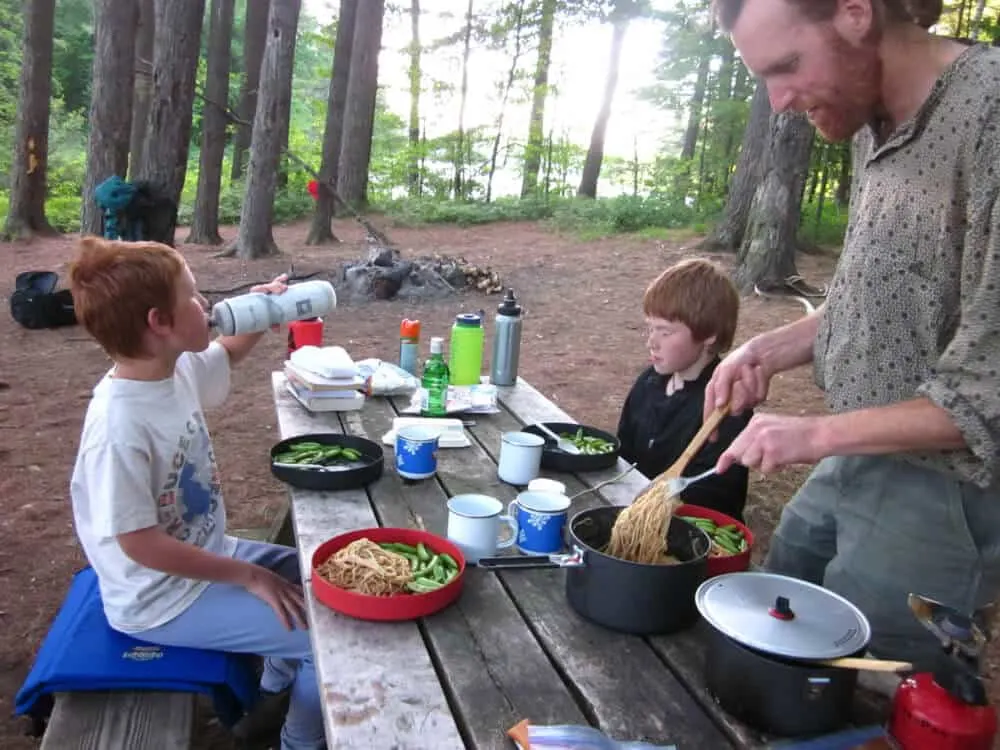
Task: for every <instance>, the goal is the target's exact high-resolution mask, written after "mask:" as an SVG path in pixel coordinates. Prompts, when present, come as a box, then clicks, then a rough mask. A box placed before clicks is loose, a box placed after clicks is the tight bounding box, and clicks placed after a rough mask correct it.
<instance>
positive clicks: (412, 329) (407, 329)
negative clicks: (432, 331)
mask: <svg viewBox="0 0 1000 750" xmlns="http://www.w3.org/2000/svg"><path fill="white" fill-rule="evenodd" d="M399 335H400V336H403V337H404V338H408V339H415V338H419V337H420V321H419V320H410V319H409V318H404V319H403V322H402V323H400V324H399Z"/></svg>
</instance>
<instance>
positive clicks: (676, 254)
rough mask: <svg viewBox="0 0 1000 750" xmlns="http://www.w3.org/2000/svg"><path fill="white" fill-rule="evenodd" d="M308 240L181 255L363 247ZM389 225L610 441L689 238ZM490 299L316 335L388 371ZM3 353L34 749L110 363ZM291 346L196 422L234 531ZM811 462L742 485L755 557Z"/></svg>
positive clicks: (350, 253)
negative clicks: (648, 298) (414, 325)
mask: <svg viewBox="0 0 1000 750" xmlns="http://www.w3.org/2000/svg"><path fill="white" fill-rule="evenodd" d="M307 230H308V224H307V223H296V224H292V225H287V226H279V227H276V228H275V238H276V240H277V243H278V246H279V247H280V248H281V250H282V252H283V254H282V255H281V256H278V257H274V258H268V259H262V260H257V261H252V262H249V263H241V262H240V261H238V260H227V259H220V258H216V257H215V254H216V253H217V252H218V249H217V248H213V247H204V246H194V245H187V244H179V247H180V249H181V250H182V252H183V253H184V255H185V256H186V257H187V259H188V262H189V263H190V265H191V268H192V270H193V271H194V273H195V276H196V278H197V279H198V283H199V288H201V289H203V290H221V289H228V288H231V287H234V286H238V285H241V284H245V283H248V282H251V281H253V282H262V281H266V280H269V279H271V278H272V277H274V276H275V275H276V274H278V273H280V272H282V271H285V270H287V269H288V267H289V264H292V263H294V268H295V272H296V273H299V274H302V273H310V272H313V271H328V272H331V273H336V272H337V271H338V270H339V269H340V268H341V266H342V265H343V264H344V263H345V262H347V261H354V260H358V259H359V258H364V257H365V256H366V254H367V248H366V246H365V244H364V239H363V230H362V229H361V228H360V227H359V226H358V225H357V224H355V223H354V222H351V221H338V222H335V227H334V231H335V232H336V234H337V236H338V237H340V238H341V240H342V242H341V243H340V244H337V245H331V246H326V247H322V248H316V247H307V246H305V244H304V242H305V237H306V234H307ZM385 231H386V232H387V234H388V236H389V237H390V239H391V240H392V242H393V244H394V246H396V247H397V248H399V249H400V250H401V251H402V254H403V257H404V258H405V257H412V256H416V255H424V254H443V255H449V256H461V257H463V258H465V259H466V260H467V261H469V262H470V263H474V264H477V265H480V266H489V267H491V268H493V269H495V270H497V271H499V272H500V274H501V277H502V279H503V283H504V284H505V285H506V286H512V287H513V288H514V289H515V290H516V292H517V295H518V297H519V298H520V300H521V303H522V305H523V307H524V311H525V312H524V335H523V344H522V354H521V367H520V374H521V376H523V377H524V378H525V379H526V380H527V381H528V382H530V383H531V384H532V385H534V386H535V387H537V388H538V389H539V390H540V391H541V392H542V393H544V394H545V395H546V396H547V397H549V398H550V399H552V400H553V401H554V402H556V403H557V404H559V405H560V406H561V407H563V408H564V409H565V410H566V411H567V412H569V413H570V414H572V415H573V416H574V417H575V418H577V419H579V420H581V421H586V422H587V423H589V424H593V425H596V426H600V427H604V428H606V429H611V430H613V429H614V427H615V425H616V423H617V417H618V411H619V409H620V406H621V403H622V400H623V399H624V396H625V394H626V393H627V391H628V388H629V386H630V385H631V383H632V381H633V379H634V378H635V376H636V374H637V373H638V372H639V371H640V370H641V369H642V368H643V367H645V365H646V362H647V355H646V351H645V343H644V338H643V335H642V333H641V331H642V329H643V325H644V322H643V315H642V309H641V306H640V300H641V297H642V293H643V290H644V289H645V287H646V285H647V284H648V283H649V282H650V281H651V280H652V279H653V278H654V277H655V276H656V275H657V274H658V273H659V272H660V271H661V270H663V269H664V268H665V267H667V266H668V265H670V264H671V263H673V262H675V261H677V260H679V259H681V258H683V257H685V256H687V255H689V254H691V252H692V250H691V249H690V247H691V246H692V245H693V244H694V240H693V239H692V238H681V237H678V238H677V239H676V240H655V239H644V238H639V237H630V236H615V237H610V238H606V239H600V240H592V241H580V240H579V239H578V238H577V237H574V236H571V235H560V234H556V233H553V232H550V231H548V230H547V229H545V228H544V227H541V226H539V225H536V224H530V223H524V224H494V225H485V226H478V227H473V228H460V227H455V226H431V227H423V228H396V227H388V228H387V229H386V230H385ZM235 233H236V230H235V227H225V228H223V235H224V236H225V237H226V238H227V239H231V238H233V237H235ZM186 236H187V230H186V229H184V228H181V229H179V230H178V232H177V239H178V242H179V243H183V240H184V239H185V238H186ZM75 243H76V237H75V236H66V237H63V238H59V239H52V240H44V241H42V240H36V241H35V242H33V243H30V244H2V243H0V256H2V257H4V258H7V261H6V262H5V263H4V264H3V267H2V268H0V288H2V289H3V290H4V295H5V297H4V306H5V307H7V298H6V295H7V294H9V291H10V290H12V289H13V286H14V277H15V275H16V274H17V273H18V272H20V271H25V270H31V269H49V270H55V271H58V272H59V274H60V278H61V281H62V283H64V284H65V283H67V264H68V262H69V261H70V260H71V258H72V256H73V255H74V253H75V249H76V244H75ZM711 257H714V258H716V259H717V260H718V261H719V262H721V263H723V264H724V265H726V266H731V264H732V262H733V257H732V256H728V255H716V256H711ZM798 262H799V272H800V273H801V274H802V275H803V276H804V277H805V278H806V279H807V280H808V281H809V282H810V283H811V284H813V285H816V286H818V285H822V284H826V283H828V282H829V280H830V276H831V274H832V272H833V268H834V265H835V262H836V258H835V256H834V255H833V254H832V253H827V254H818V255H816V254H814V255H807V256H801V257H800V258H799V260H798ZM216 298H217V297H216ZM498 301H499V298H498V296H496V295H494V296H486V295H483V294H481V293H479V292H474V291H469V292H464V293H461V294H459V295H456V296H454V297H451V298H446V299H439V300H426V301H421V302H419V303H415V304H408V303H405V302H402V301H399V300H394V301H388V302H386V301H371V302H369V303H366V304H360V305H352V306H341V307H339V308H338V309H337V310H336V312H335V313H334V314H332V315H330V316H329V317H328V318H327V324H326V328H325V342H326V343H327V344H339V345H342V346H344V347H345V348H346V349H347V350H348V352H349V353H350V354H351V355H352V357H354V358H355V359H356V360H358V359H363V358H366V357H381V358H385V359H387V360H390V361H395V360H396V357H397V354H398V330H399V321H400V320H401V319H402V318H404V317H411V318H414V317H415V318H419V319H420V320H421V322H422V331H423V333H422V337H423V338H422V341H421V349H422V350H421V354H422V355H424V354H425V353H426V347H427V346H428V343H427V342H428V340H429V337H430V336H431V335H432V334H433V335H442V336H447V333H448V329H449V327H450V323H451V320H452V318H453V316H454V315H455V314H456V313H458V312H462V311H472V310H479V309H485V310H486V311H487V312H488V313H490V312H491V311H492V310H493V309H495V306H496V304H497V303H498ZM802 313H803V310H802V307H801V306H800V305H799V304H798V303H797V302H795V301H794V300H790V299H789V300H782V299H777V300H776V299H762V298H760V297H750V298H746V299H744V300H743V307H742V310H741V321H740V327H739V331H738V334H737V343H739V342H742V341H745V340H746V339H747V338H749V337H750V336H752V335H754V334H756V333H758V332H760V331H764V330H767V329H770V328H773V327H775V326H778V325H781V324H783V323H787V322H791V321H793V320H795V319H796V318H798V317H800V316H801V315H802ZM491 317H492V315H490V318H491ZM487 331H489V326H488V327H487ZM488 344H489V341H488V340H487V352H488V351H489V349H488ZM0 352H2V355H0V361H2V366H0V747H3V748H5V750H20V749H22V748H33V747H37V745H38V741H37V740H34V739H30V738H27V737H25V736H24V735H25V730H26V728H27V727H26V724H25V723H24V722H23V721H21V720H17V719H14V718H12V707H13V698H14V695H15V693H16V691H17V689H18V688H19V686H20V685H21V683H22V681H23V680H24V678H25V676H26V674H27V672H28V670H29V669H30V666H31V663H32V660H33V658H34V654H35V652H36V650H37V648H38V646H39V645H40V643H41V640H42V639H43V637H44V636H45V633H46V631H47V629H48V627H49V625H50V623H51V621H52V618H53V616H54V615H55V613H56V611H57V609H58V607H59V605H60V602H61V601H62V597H63V596H64V594H65V591H66V588H67V586H68V584H69V580H70V576H71V574H72V573H73V571H75V570H76V569H78V568H79V567H80V566H81V565H82V564H83V562H84V560H83V557H82V555H81V553H80V549H79V545H78V543H77V541H76V538H75V535H74V530H73V523H72V513H71V509H70V504H69V500H68V489H67V488H68V480H69V475H70V472H71V470H72V465H73V461H74V456H75V452H76V449H77V445H78V442H79V435H80V428H81V425H82V420H83V414H84V411H85V409H86V406H87V402H88V400H89V398H90V394H91V389H92V388H93V386H94V384H95V383H96V382H97V380H98V379H99V378H100V377H101V375H102V374H103V373H104V372H105V370H106V369H107V367H108V365H109V362H108V360H107V358H106V356H105V355H104V354H103V352H102V351H101V350H100V349H99V348H98V347H97V345H96V344H95V343H93V341H92V340H90V339H89V338H88V337H87V335H86V333H85V332H84V331H83V329H82V328H80V327H72V328H65V329H59V330H53V331H29V330H26V329H23V328H21V327H19V326H18V325H17V324H16V323H15V322H14V321H13V320H12V319H11V317H10V316H9V315H4V316H3V320H2V321H0ZM284 353H285V339H284V336H283V335H271V336H268V337H265V339H264V340H263V341H262V342H261V344H259V345H258V347H257V349H256V350H255V351H254V354H253V357H252V358H251V359H250V360H248V361H247V362H245V363H244V364H243V365H241V366H240V367H239V368H238V369H237V370H236V371H235V373H234V377H233V387H232V392H231V395H230V398H229V401H228V403H227V405H226V406H225V407H223V408H221V409H218V410H215V411H213V412H210V413H209V414H208V415H207V416H208V420H209V426H210V428H211V430H212V435H213V439H214V442H215V448H216V455H217V458H218V461H219V465H220V471H221V475H222V478H223V488H224V491H225V496H226V505H227V509H228V513H229V518H230V527H231V528H232V529H253V528H260V527H265V526H268V525H269V524H270V522H271V521H272V519H273V518H274V516H275V514H277V513H279V512H281V510H282V509H283V506H284V504H285V502H286V493H285V489H284V487H283V486H282V485H281V484H280V483H279V482H277V480H275V479H274V478H273V477H272V476H271V475H270V472H269V470H268V465H267V461H266V460H265V458H264V457H265V456H266V455H267V451H268V450H269V449H270V447H271V445H272V444H273V443H274V442H275V440H276V436H277V427H276V424H275V413H274V405H273V401H272V397H271V381H270V377H269V373H270V372H271V371H272V370H275V369H280V368H281V366H282V361H283V360H284ZM823 408H824V407H823V401H822V397H821V394H820V391H819V390H818V389H817V388H816V387H815V385H814V384H813V381H812V373H811V371H810V370H809V369H808V368H802V369H799V370H796V371H793V372H790V373H786V374H784V375H781V376H779V377H778V378H777V379H776V380H775V382H774V383H773V386H772V389H771V394H770V398H769V401H768V404H767V409H770V410H773V411H776V412H781V413H786V414H805V413H815V412H819V411H821V410H822V409H823ZM808 469H809V467H796V468H793V469H788V470H784V471H781V472H779V473H776V474H773V475H770V476H766V477H765V476H761V475H754V476H752V478H751V495H752V497H751V500H750V503H749V506H748V510H747V516H748V520H749V523H750V526H751V527H752V529H753V531H754V532H755V534H756V535H757V539H758V550H757V555H762V554H763V552H764V551H765V550H766V547H767V544H768V540H769V537H770V533H771V531H772V529H773V528H774V525H775V523H776V521H777V519H778V516H779V514H780V512H781V508H782V506H783V504H784V503H785V502H787V501H788V500H789V499H790V498H791V496H792V495H793V493H794V492H795V490H796V488H797V487H798V486H799V484H800V483H801V482H802V480H803V479H804V478H805V476H806V474H807V473H808ZM991 661H992V659H991ZM216 734H217V733H216V732H208V733H207V734H206V736H204V737H203V739H202V741H201V743H200V746H201V747H203V748H208V747H212V748H224V747H228V742H226V741H224V740H223V739H221V738H219V737H215V739H212V738H211V737H210V736H211V735H216Z"/></svg>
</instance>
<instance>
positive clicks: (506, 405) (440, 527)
mask: <svg viewBox="0 0 1000 750" xmlns="http://www.w3.org/2000/svg"><path fill="white" fill-rule="evenodd" d="M272 384H273V388H274V398H275V405H276V409H277V416H278V425H279V430H280V433H281V438H282V439H284V438H289V437H294V436H297V435H302V434H306V433H315V432H320V433H322V432H344V433H347V434H353V435H360V436H362V437H367V438H369V439H370V440H373V441H375V442H378V443H381V439H382V436H383V435H384V434H385V433H387V432H389V430H390V429H391V428H392V422H393V419H394V418H395V417H396V416H398V415H400V411H401V409H402V408H403V407H405V406H406V405H407V404H408V403H409V400H408V399H406V400H397V399H392V398H371V399H369V400H368V401H367V403H366V404H365V406H364V408H363V409H361V410H359V411H354V412H342V413H339V414H337V413H310V412H307V411H306V410H305V409H303V408H302V407H301V406H300V405H299V404H298V403H297V402H296V401H295V400H294V398H293V397H292V396H291V395H290V394H289V393H288V391H287V389H286V387H285V376H284V374H283V373H281V372H275V373H273V374H272ZM499 392H500V405H501V407H502V408H501V412H500V413H498V414H489V415H482V414H477V415H475V416H474V417H472V419H473V420H474V424H472V425H471V426H468V427H467V428H466V430H467V432H468V433H469V436H470V440H471V441H472V445H471V446H470V447H466V448H444V449H440V450H439V451H438V469H437V476H436V477H435V478H434V479H431V480H424V481H421V482H406V481H404V480H403V479H402V478H401V477H400V476H399V475H398V474H397V473H396V472H395V470H394V462H393V453H392V449H391V448H389V447H386V462H385V471H384V472H383V475H382V477H381V478H380V479H379V480H378V481H376V482H375V483H373V484H371V485H369V486H368V487H367V488H365V489H358V490H350V491H340V492H312V491H305V490H300V489H295V488H291V489H290V512H291V515H292V525H293V529H294V533H295V538H296V543H297V547H298V549H299V555H300V558H299V559H300V563H301V567H302V571H303V575H304V578H305V579H306V580H308V578H309V571H310V570H311V558H312V554H313V552H314V550H315V549H316V548H317V547H318V546H319V545H320V544H321V543H323V542H324V541H326V540H327V539H329V538H330V537H332V536H335V535H336V534H339V533H342V532H345V531H350V530H353V529H358V528H368V527H373V526H380V525H381V526H399V527H416V528H424V529H426V530H428V531H431V532H434V533H438V534H441V535H444V533H445V529H446V524H447V513H448V511H447V508H446V502H447V500H448V498H449V497H451V496H453V495H457V494H460V493H467V492H476V493H484V494H487V495H491V496H493V497H496V498H498V499H499V500H500V501H501V502H503V503H504V505H506V504H507V503H508V502H509V501H510V500H513V499H514V497H515V496H516V494H517V489H516V488H514V487H511V486H510V485H507V484H505V483H504V482H502V481H501V480H500V479H499V478H498V477H497V460H498V457H499V448H500V436H501V434H502V433H504V432H507V431H510V430H518V429H520V428H521V427H523V426H524V425H525V424H530V423H533V422H539V421H547V422H567V421H569V422H572V421H576V420H573V419H572V418H571V417H569V415H567V414H566V413H565V412H564V411H563V410H561V409H560V408H559V407H558V406H556V405H555V404H553V403H552V402H551V401H549V400H548V399H547V398H545V397H544V396H543V395H542V394H541V393H539V392H538V391H537V390H536V389H535V388H533V387H532V386H530V385H529V384H528V383H527V382H525V381H524V380H523V379H518V382H517V384H516V385H514V386H511V387H506V388H500V389H499ZM627 468H628V464H626V463H625V462H624V461H622V460H619V462H618V466H617V467H616V468H613V469H609V470H606V471H603V472H594V473H588V474H585V475H579V476H575V475H568V474H562V473H560V474H547V473H546V472H545V471H544V470H543V472H542V475H543V476H551V477H552V478H556V479H558V480H559V481H561V482H563V483H564V484H566V487H567V494H568V495H573V494H575V493H576V492H579V491H581V490H583V489H586V488H588V487H596V486H597V485H598V484H600V483H601V482H603V481H605V480H609V479H612V478H614V477H615V476H617V475H619V474H620V473H621V472H622V471H624V470H625V469H627ZM647 483H648V479H647V478H646V477H643V476H642V475H641V474H638V473H637V472H635V471H633V472H632V473H630V474H628V475H626V476H625V477H624V478H621V479H620V480H619V481H617V482H614V483H611V484H608V485H606V486H604V487H602V488H600V489H599V490H597V491H596V492H593V493H588V494H585V495H583V496H582V497H579V498H577V499H574V500H573V505H572V508H571V510H570V517H572V515H573V514H574V513H575V512H577V511H580V510H584V509H587V508H591V507H595V506H598V505H601V504H608V503H612V504H618V505H626V504H628V503H629V502H631V500H632V499H633V498H634V497H635V496H636V494H637V493H638V492H639V490H641V489H642V488H643V487H644V486H645V485H646V484H647ZM564 575H565V574H564V572H563V571H562V570H559V569H544V568H542V569H530V570H497V571H487V570H483V569H478V568H475V567H470V568H469V569H468V570H467V573H466V581H465V584H464V589H463V592H462V595H461V597H460V598H459V599H458V601H457V602H456V603H455V604H453V605H452V606H450V607H448V608H447V609H445V610H443V611H441V612H439V613H438V614H435V615H433V616H431V617H427V618H424V619H423V620H421V621H416V622H402V623H372V622H365V621H361V620H356V619H352V618H350V617H347V616H343V615H340V614H339V613H335V612H333V611H331V610H330V609H329V608H327V607H326V606H325V605H323V604H322V603H320V602H318V601H317V600H316V599H315V598H314V597H313V596H312V594H311V590H310V587H309V586H308V585H306V592H307V596H306V601H307V608H308V610H307V613H308V617H309V623H310V629H311V633H312V643H313V650H314V652H315V659H316V671H317V676H318V679H319V682H320V691H321V696H322V700H323V705H324V708H325V714H326V715H325V719H326V732H327V740H328V744H329V746H330V748H331V750H332V748H335V747H336V748H354V747H356V748H366V749H371V748H401V749H402V748H431V747H433V748H440V749H441V750H450V749H451V748H456V749H459V748H469V749H470V750H487V749H491V748H505V749H507V750H509V749H510V748H511V747H512V746H513V745H512V743H511V741H510V740H509V739H508V738H507V736H506V731H507V730H508V729H509V728H510V727H512V726H514V725H515V724H517V723H518V722H519V721H521V720H522V719H529V720H530V721H531V722H532V723H533V724H586V725H591V726H595V727H598V728H599V729H601V730H602V731H604V732H605V733H606V734H608V735H609V736H611V737H613V738H614V739H618V740H646V741H649V742H655V743H661V744H676V745H677V747H678V749H679V750H713V749H714V748H734V747H735V748H758V747H761V746H763V745H765V744H766V743H767V741H768V738H766V737H762V736H761V735H759V734H758V733H756V732H755V731H753V730H752V729H750V728H748V727H747V726H745V725H743V724H741V723H740V722H738V721H736V720H734V719H733V718H732V717H730V716H729V715H728V714H727V713H725V712H724V711H722V709H720V708H719V707H718V705H717V704H716V703H715V702H714V700H713V699H712V697H711V696H710V695H709V693H708V691H707V689H706V688H705V683H704V678H703V674H702V664H703V656H704V648H705V645H704V644H705V640H706V633H705V630H704V628H705V627H707V626H705V625H704V624H703V623H699V624H698V625H696V626H694V627H692V628H691V629H689V630H687V631H684V632H681V633H676V634H672V635H669V636H660V637H648V638H647V637H638V636H632V635H627V634H622V633H616V632H613V631H610V630H607V629H605V628H603V627H600V626H598V625H595V624H592V623H590V622H588V621H587V620H584V619H583V618H581V617H580V616H579V615H577V614H576V612H575V611H574V610H573V609H572V608H571V607H570V606H569V603H568V602H567V600H566V596H565V592H564V582H563V578H564ZM859 704H860V706H861V709H860V710H861V711H862V713H864V714H867V715H868V716H866V717H863V718H862V721H863V722H864V723H874V722H875V721H878V719H879V718H884V713H882V714H881V717H879V716H878V714H879V713H881V711H880V709H884V701H883V700H882V699H881V698H880V697H877V696H870V695H863V694H862V691H859ZM868 717H873V718H870V719H869V718H868Z"/></svg>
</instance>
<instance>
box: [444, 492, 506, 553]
mask: <svg viewBox="0 0 1000 750" xmlns="http://www.w3.org/2000/svg"><path fill="white" fill-rule="evenodd" d="M501 513H503V503H501V502H500V501H499V500H497V499H496V498H495V497H490V496H489V495H473V494H469V495H455V496H454V497H453V498H451V499H450V500H449V501H448V539H450V540H451V541H452V542H454V543H455V544H457V545H458V547H459V549H461V550H462V554H463V555H464V556H465V559H466V562H470V563H474V562H476V561H477V560H479V558H480V557H492V556H493V555H495V554H496V551H497V550H498V549H506V548H508V547H512V546H513V545H514V544H515V543H516V542H517V521H515V520H514V519H513V518H511V517H510V516H503V515H500V514H501ZM502 525H506V526H507V528H508V529H510V537H509V538H508V539H504V540H502V541H501V539H500V531H501V526H502Z"/></svg>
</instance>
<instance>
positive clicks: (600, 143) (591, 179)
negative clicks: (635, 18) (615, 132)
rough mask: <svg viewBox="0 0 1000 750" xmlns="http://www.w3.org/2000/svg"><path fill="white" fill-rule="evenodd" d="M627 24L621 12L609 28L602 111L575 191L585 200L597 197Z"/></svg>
mask: <svg viewBox="0 0 1000 750" xmlns="http://www.w3.org/2000/svg"><path fill="white" fill-rule="evenodd" d="M628 23H629V16H628V15H627V14H624V13H623V14H621V15H619V16H618V17H617V18H615V20H614V24H613V25H612V27H611V55H610V56H609V58H608V74H607V77H606V78H605V80H604V98H603V99H602V100H601V109H600V110H599V111H598V113H597V119H596V120H595V121H594V129H593V131H592V132H591V134H590V147H589V148H588V149H587V159H586V161H585V162H584V163H583V175H582V176H581V177H580V187H579V189H578V190H577V195H580V196H583V197H586V198H596V197H597V180H598V178H599V177H600V176H601V162H602V161H604V137H605V134H606V133H607V130H608V120H609V119H610V117H611V104H612V102H613V101H614V98H615V88H617V86H618V68H619V66H620V64H621V57H622V44H623V43H624V41H625V33H626V32H627V31H628Z"/></svg>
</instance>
